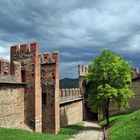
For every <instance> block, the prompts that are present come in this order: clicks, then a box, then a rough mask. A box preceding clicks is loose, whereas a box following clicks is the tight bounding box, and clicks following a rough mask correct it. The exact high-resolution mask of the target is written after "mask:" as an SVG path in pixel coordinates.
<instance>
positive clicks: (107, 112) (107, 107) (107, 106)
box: [105, 99, 110, 126]
mask: <svg viewBox="0 0 140 140" xmlns="http://www.w3.org/2000/svg"><path fill="white" fill-rule="evenodd" d="M109 100H110V99H107V103H106V109H105V111H106V121H107V124H106V125H107V126H109Z"/></svg>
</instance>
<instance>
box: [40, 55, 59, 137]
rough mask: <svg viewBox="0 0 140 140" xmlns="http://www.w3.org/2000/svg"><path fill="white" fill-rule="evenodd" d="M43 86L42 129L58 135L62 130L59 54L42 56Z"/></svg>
mask: <svg viewBox="0 0 140 140" xmlns="http://www.w3.org/2000/svg"><path fill="white" fill-rule="evenodd" d="M40 59H41V60H42V63H41V84H42V124H43V126H42V128H43V131H44V132H50V133H55V134H57V133H58V132H59V128H60V114H59V112H60V109H59V52H53V53H52V57H51V56H50V52H45V53H44V54H43V59H42V56H41V55H40Z"/></svg>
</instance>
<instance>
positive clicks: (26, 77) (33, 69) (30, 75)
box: [10, 42, 42, 132]
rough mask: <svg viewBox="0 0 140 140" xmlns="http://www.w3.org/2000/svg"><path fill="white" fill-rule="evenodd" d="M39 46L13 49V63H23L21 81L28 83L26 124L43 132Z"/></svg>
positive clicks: (25, 111)
mask: <svg viewBox="0 0 140 140" xmlns="http://www.w3.org/2000/svg"><path fill="white" fill-rule="evenodd" d="M38 48H39V44H38V43H37V42H33V43H31V44H22V45H16V46H12V47H11V58H10V59H11V62H13V61H17V62H20V63H21V81H22V82H25V83H26V87H25V94H24V113H25V124H27V125H28V126H29V127H30V128H31V129H33V130H34V131H36V132H42V107H41V106H42V103H41V81H40V79H41V78H40V66H41V65H40V59H39V54H38Z"/></svg>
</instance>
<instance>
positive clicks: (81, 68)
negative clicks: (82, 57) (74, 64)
mask: <svg viewBox="0 0 140 140" xmlns="http://www.w3.org/2000/svg"><path fill="white" fill-rule="evenodd" d="M87 73H88V67H87V66H84V65H78V75H79V76H84V75H85V74H87Z"/></svg>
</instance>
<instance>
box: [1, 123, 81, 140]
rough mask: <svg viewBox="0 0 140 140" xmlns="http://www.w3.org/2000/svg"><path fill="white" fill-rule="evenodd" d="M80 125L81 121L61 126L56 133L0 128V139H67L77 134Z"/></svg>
mask: <svg viewBox="0 0 140 140" xmlns="http://www.w3.org/2000/svg"><path fill="white" fill-rule="evenodd" d="M82 125H83V124H82V123H79V124H76V125H69V126H66V127H63V128H61V129H60V133H59V134H57V135H54V134H41V133H35V132H29V131H25V130H20V129H6V128H0V140H67V139H69V138H71V137H73V135H75V134H77V133H78V132H79V131H80V130H81V129H82Z"/></svg>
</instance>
